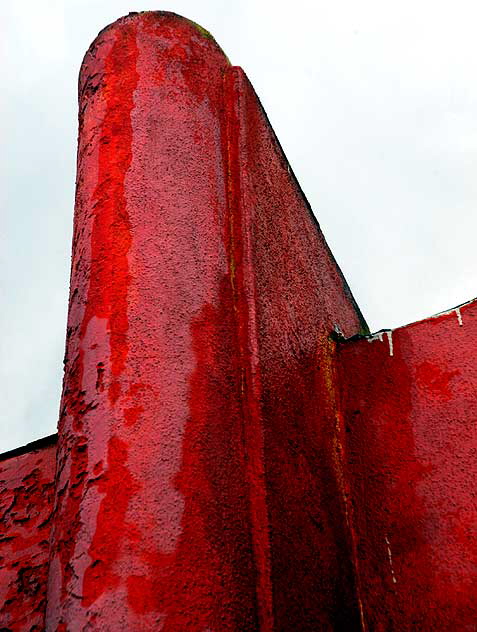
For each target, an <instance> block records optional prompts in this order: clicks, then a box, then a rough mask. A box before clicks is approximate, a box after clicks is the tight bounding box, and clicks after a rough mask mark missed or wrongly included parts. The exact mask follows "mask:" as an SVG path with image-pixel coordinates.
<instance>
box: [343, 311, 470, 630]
mask: <svg viewBox="0 0 477 632" xmlns="http://www.w3.org/2000/svg"><path fill="white" fill-rule="evenodd" d="M476 340H477V305H476V304H475V302H474V303H471V304H469V305H467V306H464V307H461V308H460V309H457V310H452V311H451V312H449V313H447V314H444V315H441V316H438V317H435V318H430V319H428V320H425V321H422V322H419V323H415V324H413V325H408V326H407V327H402V328H400V329H396V330H394V331H392V332H383V333H380V334H379V335H378V336H375V337H374V339H372V340H361V341H351V342H348V343H345V344H343V345H341V346H340V350H339V369H340V381H341V386H342V390H343V396H342V397H343V399H342V407H343V408H342V411H343V420H344V423H345V434H346V438H347V441H346V444H347V459H348V464H349V465H348V467H349V482H350V489H351V493H352V498H353V508H354V510H353V516H352V521H353V524H354V531H355V533H356V543H357V553H358V555H357V560H358V567H357V570H358V575H359V585H360V594H361V596H362V601H363V611H364V620H365V624H366V629H368V630H376V631H383V632H384V631H385V630H402V631H408V630H409V631H410V630H422V631H423V632H431V631H433V630H446V631H447V630H448V631H451V630H472V629H474V628H475V623H476V621H477V605H476V599H475V596H476V594H477V557H476V552H477V548H476V543H477V501H476V494H475V489H476V481H477V465H476V459H475V455H476V450H477V426H476V423H475V420H476V418H477V368H476V363H475V357H474V354H473V344H474V341H476Z"/></svg>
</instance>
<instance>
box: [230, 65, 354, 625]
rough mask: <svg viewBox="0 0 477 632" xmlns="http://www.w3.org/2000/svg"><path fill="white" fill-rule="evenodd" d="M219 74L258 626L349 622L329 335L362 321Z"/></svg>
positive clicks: (261, 134)
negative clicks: (261, 618) (245, 403)
mask: <svg viewBox="0 0 477 632" xmlns="http://www.w3.org/2000/svg"><path fill="white" fill-rule="evenodd" d="M229 82H230V84H231V86H232V93H233V95H234V98H233V99H232V106H231V113H230V114H229V118H230V120H231V121H233V122H234V125H235V128H236V129H237V141H236V143H237V144H236V148H235V151H236V152H237V159H236V161H237V163H238V165H239V169H238V173H237V182H236V183H235V185H234V186H235V191H236V203H237V205H238V206H239V207H240V213H238V215H239V217H240V219H239V222H237V223H234V224H233V227H234V231H235V233H234V235H235V239H236V240H237V242H239V243H241V244H242V250H241V255H240V256H241V260H240V264H241V265H240V266H238V265H237V268H238V269H239V270H240V272H239V273H238V274H237V285H238V287H239V288H242V290H241V291H242V296H243V312H244V317H243V318H242V320H241V326H242V329H243V334H242V335H243V340H244V342H243V346H244V348H245V352H246V354H247V358H248V363H249V368H248V373H247V374H246V376H245V379H246V380H247V381H248V386H247V388H248V393H249V413H248V414H249V417H248V418H246V419H247V425H248V427H252V428H254V441H255V444H254V445H255V451H254V453H253V455H252V456H251V457H250V464H251V475H252V477H253V480H254V481H256V482H257V484H255V485H254V484H252V490H253V489H256V490H257V491H256V493H255V494H252V503H253V504H252V506H253V508H254V512H255V518H256V523H255V524H254V533H255V536H256V539H255V545H256V547H259V548H260V555H259V560H260V564H259V566H258V572H259V587H260V593H259V594H261V596H262V600H263V603H264V604H265V606H266V608H267V609H268V610H266V611H267V612H268V611H269V612H271V615H270V618H269V619H268V621H269V623H268V624H267V626H266V627H264V629H267V630H268V629H276V630H317V629H333V630H346V631H350V630H354V629H359V627H360V614H359V604H358V600H357V597H356V590H355V580H354V571H353V563H352V555H351V548H352V547H351V541H350V535H349V531H348V527H347V524H346V515H345V514H346V507H345V498H344V494H343V490H342V488H341V471H340V464H339V460H338V459H337V455H336V445H335V443H336V436H335V433H336V428H335V414H334V401H335V392H334V391H335V388H336V385H335V384H334V376H333V375H332V373H331V360H332V358H331V356H332V354H333V345H332V344H330V334H331V333H332V331H333V330H334V329H335V328H338V329H339V330H341V331H343V332H345V333H346V335H353V334H355V333H357V332H358V331H359V330H360V329H361V328H362V327H365V324H364V323H363V321H362V318H361V315H360V313H359V310H358V309H357V307H356V305H355V303H354V301H353V299H352V296H351V294H350V291H349V289H348V287H347V285H346V282H345V281H344V279H343V277H342V275H341V272H340V270H339V268H338V267H337V265H336V262H335V261H334V259H333V257H332V255H331V253H330V251H329V249H328V247H327V245H326V242H325V241H324V238H323V236H322V234H321V232H320V230H319V227H318V225H317V223H316V220H315V219H314V217H313V215H312V213H311V210H310V208H309V206H308V203H307V201H306V200H305V198H304V196H303V194H302V192H301V191H300V189H299V187H298V185H297V183H296V180H295V178H294V176H293V174H292V173H291V170H290V167H289V165H288V163H287V161H286V158H285V157H284V155H283V153H282V151H281V149H280V147H279V144H278V142H277V140H276V138H275V136H274V134H273V131H272V130H271V127H270V125H269V123H268V120H267V119H266V116H265V114H264V112H263V110H262V108H261V106H260V103H259V102H258V99H257V98H256V95H255V93H254V92H253V89H252V87H251V85H250V83H249V82H248V80H247V79H246V77H245V76H244V74H243V72H242V71H241V70H240V69H239V68H235V69H233V70H232V71H231V72H230V76H229ZM259 455H260V456H259ZM258 481H260V484H263V486H264V488H263V490H261V489H260V484H258Z"/></svg>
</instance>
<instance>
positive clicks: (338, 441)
mask: <svg viewBox="0 0 477 632" xmlns="http://www.w3.org/2000/svg"><path fill="white" fill-rule="evenodd" d="M328 350H329V353H327V354H326V356H325V357H328V358H329V360H328V362H329V366H328V372H329V378H330V397H331V407H332V412H333V415H334V429H333V446H332V450H333V455H332V458H333V466H334V469H335V476H336V482H337V485H338V489H339V492H340V496H341V501H342V504H343V509H344V513H345V519H346V527H347V530H348V535H349V542H350V546H351V562H352V569H353V574H354V585H355V589H356V599H357V600H358V608H359V618H360V627H361V632H368V627H367V625H366V620H365V618H364V609H363V602H362V599H361V595H362V590H361V582H360V573H359V562H358V550H357V541H356V532H355V528H354V524H353V522H354V520H353V513H354V511H353V504H352V502H351V490H350V486H349V482H348V474H347V471H346V467H345V453H346V443H345V441H344V439H343V438H344V437H345V436H346V434H345V429H344V423H345V422H344V416H343V411H342V406H341V388H340V382H339V380H338V377H339V370H338V364H337V361H338V346H337V343H336V341H335V340H333V339H332V337H331V336H330V337H329V338H328Z"/></svg>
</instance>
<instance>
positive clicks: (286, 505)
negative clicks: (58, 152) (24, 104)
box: [47, 13, 359, 631]
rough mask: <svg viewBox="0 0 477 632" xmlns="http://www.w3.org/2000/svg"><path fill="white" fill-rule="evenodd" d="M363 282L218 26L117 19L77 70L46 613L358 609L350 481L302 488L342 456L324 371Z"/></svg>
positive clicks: (217, 624) (232, 615)
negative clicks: (313, 208)
mask: <svg viewBox="0 0 477 632" xmlns="http://www.w3.org/2000/svg"><path fill="white" fill-rule="evenodd" d="M274 233H276V236H275V234H274ZM255 266H257V267H258V268H259V269H258V274H257V272H256V271H254V267H255ZM258 279H259V280H258ZM257 283H260V284H262V285H261V286H260V287H257V288H256V284H257ZM277 292H284V296H283V297H278V296H277V294H276V293H277ZM347 292H348V290H347V288H346V286H345V284H344V282H343V280H342V278H341V276H340V274H339V272H338V271H337V269H336V266H335V264H334V262H333V260H332V258H331V256H330V254H329V252H328V250H327V248H326V245H325V244H324V241H323V239H322V237H321V236H320V234H319V231H318V230H317V227H316V226H315V224H314V223H313V219H312V216H311V214H310V212H309V209H308V207H307V205H306V203H305V201H304V200H303V198H302V196H301V193H300V191H299V190H298V188H297V186H296V183H295V181H294V179H293V176H292V175H291V174H290V172H289V169H288V168H287V163H286V161H285V160H284V158H283V156H282V154H281V153H280V151H279V148H278V145H277V143H276V141H275V139H274V138H273V135H272V133H271V131H270V129H269V126H268V125H267V123H266V120H265V118H264V116H263V113H262V111H261V110H260V107H259V105H258V102H257V101H256V99H255V97H254V95H253V93H252V91H251V89H250V86H249V85H248V83H247V82H246V80H245V79H244V77H243V74H242V73H241V71H240V70H239V69H235V68H231V67H230V66H229V63H228V61H227V59H226V58H225V56H224V55H223V53H222V52H221V51H220V49H219V48H218V47H217V45H216V44H215V42H214V41H213V40H212V39H211V38H210V37H209V36H208V35H206V34H204V33H203V32H202V31H201V30H199V29H198V28H197V27H196V26H195V25H193V24H192V23H190V22H188V21H187V20H184V19H183V18H179V17H177V16H174V15H171V14H162V13H145V14H140V15H133V16H130V17H128V18H125V19H122V20H120V21H119V22H117V23H115V24H114V25H112V26H111V27H109V28H108V29H106V30H105V31H104V32H103V33H102V34H101V35H100V36H99V38H98V39H97V40H96V42H95V43H94V44H93V46H92V48H91V49H90V51H89V52H88V53H87V55H86V57H85V61H84V64H83V68H82V71H81V78H80V146H79V154H78V189H77V204H76V213H75V232H74V243H73V265H72V281H71V303H70V313H69V321H68V345H67V361H66V374H65V386H64V394H63V400H62V417H61V420H60V442H59V449H58V464H59V472H58V476H59V481H58V490H57V511H58V514H57V519H56V521H55V526H54V530H53V540H52V561H51V567H50V584H49V601H48V614H47V628H48V629H49V630H56V629H61V626H66V627H67V628H68V626H72V625H74V626H77V629H83V628H86V627H87V626H88V625H93V626H94V625H96V623H97V621H98V620H99V617H101V618H104V619H105V620H107V621H108V624H109V625H110V626H111V627H112V629H113V628H115V629H124V628H128V629H149V628H154V627H155V626H156V627H157V626H159V625H161V626H163V628H164V630H183V629H188V630H191V631H192V630H204V629H212V630H256V629H258V628H260V629H263V630H271V629H273V628H274V626H275V629H276V628H277V626H278V628H280V627H283V625H285V622H288V625H295V622H298V621H301V622H302V626H303V627H302V629H308V628H309V627H310V626H311V627H310V629H311V628H312V627H313V626H316V624H317V622H320V621H323V622H326V623H328V624H329V623H330V622H332V621H334V620H335V619H337V617H338V618H340V617H341V619H343V621H344V620H345V619H346V621H348V620H349V616H351V615H346V617H343V615H339V612H340V611H341V609H342V606H343V603H346V604H347V603H348V601H350V602H352V601H353V597H352V586H351V584H350V585H348V579H349V578H348V575H349V573H348V571H349V563H348V561H347V560H348V557H347V556H346V543H345V542H344V541H342V540H343V538H344V535H343V529H342V526H341V524H340V517H339V511H340V507H339V499H337V498H335V497H334V490H332V491H330V492H326V493H328V494H329V496H330V499H331V500H330V503H331V504H333V503H335V504H336V507H335V506H334V505H333V506H331V504H330V506H329V507H328V506H327V502H326V501H325V500H324V499H323V501H321V500H320V501H319V502H315V506H316V509H314V510H313V515H311V516H310V515H309V512H308V511H307V510H306V511H305V510H304V503H308V502H309V501H310V499H311V498H314V499H315V501H316V494H318V493H320V494H321V493H322V492H321V491H319V490H321V488H322V485H323V483H324V481H323V480H321V479H322V478H323V477H324V476H327V475H328V474H330V475H331V476H333V472H332V471H328V469H326V468H332V464H331V463H327V464H326V465H321V464H320V465H317V464H316V463H313V459H315V458H320V457H321V456H322V455H323V454H324V453H325V452H326V450H324V449H323V448H322V447H320V446H319V440H320V436H322V434H323V432H325V430H324V429H322V428H321V424H322V420H321V419H320V421H319V422H318V423H316V419H315V417H316V412H317V410H318V411H320V410H323V411H324V410H325V409H326V404H325V403H322V402H321V401H320V400H321V397H325V398H326V397H327V394H326V393H321V394H318V395H317V394H315V393H313V392H309V390H308V389H312V386H313V383H314V376H313V371H312V365H313V363H314V362H316V361H317V359H318V358H319V355H320V353H321V351H320V344H322V341H323V339H324V336H325V335H326V333H327V332H328V330H329V329H330V328H332V327H333V325H334V324H335V322H336V323H339V325H340V326H341V327H342V329H343V330H344V331H346V333H348V334H353V333H356V331H358V329H359V322H358V316H357V313H356V310H355V308H354V305H353V303H352V301H351V299H350V297H349V296H348V295H347ZM293 295H294V296H293ZM287 296H288V297H291V296H293V298H291V300H290V301H288V300H287V298H286V297H287ZM285 305H288V307H286V306H285ZM274 336H278V337H277V339H276V340H275V341H273V340H272V339H273V337H274ZM262 347H263V348H262ZM270 356H274V358H275V359H274V360H273V361H269V358H270ZM303 360H304V362H303ZM262 374H263V375H262ZM284 380H288V384H285V383H284ZM277 387H279V388H282V389H283V390H282V392H281V399H282V401H280V398H277V396H276V395H277V394H274V389H276V388H277ZM287 423H291V424H292V427H293V430H291V431H290V430H287V429H286V424H287ZM316 428H318V430H316ZM303 432H305V434H302V433H303ZM292 444H296V445H295V447H294V450H295V453H294V455H290V457H289V460H290V464H289V466H285V465H284V466H283V471H281V472H279V471H278V470H279V468H277V465H278V461H276V459H279V460H280V459H282V458H283V457H284V456H285V453H286V451H287V450H288V447H289V446H290V445H292ZM303 447H305V448H306V450H307V453H306V454H300V452H301V450H302V449H303ZM297 468H301V469H302V470H303V472H300V471H299V470H297ZM320 477H321V479H320ZM327 484H328V483H327ZM330 484H331V485H333V483H332V482H331V483H330ZM269 495H271V496H272V499H271V501H270V502H269V503H268V507H267V496H269ZM290 512H293V514H294V515H296V520H297V522H296V523H295V526H292V524H291V523H290V519H289V516H290ZM335 512H337V513H336V515H334V514H335ZM317 516H319V517H317ZM322 519H323V520H324V521H325V523H326V524H325V526H324V527H323V529H322V530H321V531H320V529H317V526H316V523H317V521H320V520H322ZM297 528H298V529H301V530H302V532H303V545H299V546H298V547H294V546H291V545H290V543H291V542H293V539H294V533H295V531H296V529H297ZM335 532H336V533H335ZM113 534H114V535H113ZM112 535H113V537H112ZM315 545H316V547H317V548H316V549H315V548H314V547H315ZM300 551H301V553H302V554H301V557H300V558H299V557H298V553H299V552H300ZM337 556H338V563H336V557H337ZM324 560H325V561H324ZM342 565H344V566H345V567H346V568H345V570H344V571H343V569H342V568H341V566H342ZM343 575H346V580H343V582H342V584H343V585H345V586H346V588H345V589H343V591H342V592H343V598H344V601H343V600H342V599H341V597H336V595H335V593H334V592H333V589H334V587H335V584H336V582H337V581H338V577H340V576H343ZM284 591H285V592H284ZM317 591H318V594H317ZM274 594H276V595H280V597H279V599H278V602H277V604H275V603H274V600H275V598H274ZM317 602H318V603H317ZM303 612H305V618H303ZM352 618H353V616H351V619H352ZM274 619H276V620H277V621H276V623H274Z"/></svg>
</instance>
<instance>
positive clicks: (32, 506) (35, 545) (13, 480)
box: [0, 445, 56, 632]
mask: <svg viewBox="0 0 477 632" xmlns="http://www.w3.org/2000/svg"><path fill="white" fill-rule="evenodd" d="M55 454H56V448H55V445H48V446H46V447H41V448H38V449H34V450H33V451H31V452H28V453H26V454H22V455H20V456H14V457H11V458H9V459H7V460H5V461H0V524H1V527H0V626H1V628H2V629H3V630H14V631H15V632H23V631H24V632H27V631H28V632H31V631H32V630H37V631H38V632H39V631H40V630H43V629H44V624H45V603H46V578H47V574H48V551H49V535H50V527H51V515H52V511H53V494H54V485H53V482H54V481H53V478H54V470H55Z"/></svg>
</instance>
